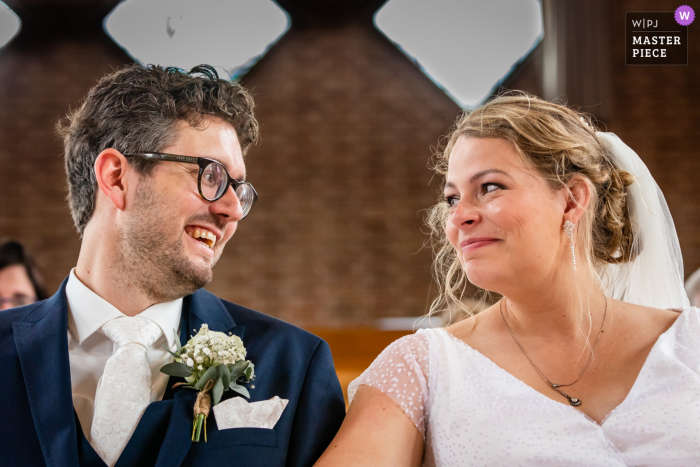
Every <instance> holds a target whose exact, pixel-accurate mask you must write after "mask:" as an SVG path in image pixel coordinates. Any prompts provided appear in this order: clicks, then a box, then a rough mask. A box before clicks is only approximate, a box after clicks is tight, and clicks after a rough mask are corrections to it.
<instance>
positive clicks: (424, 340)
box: [348, 308, 700, 467]
mask: <svg viewBox="0 0 700 467" xmlns="http://www.w3.org/2000/svg"><path fill="white" fill-rule="evenodd" d="M360 385H368V386H372V387H374V388H376V389H379V390H380V391H382V392H384V393H385V394H386V395H387V396H389V397H390V398H391V399H392V400H394V401H395V402H396V403H397V404H398V405H399V406H400V407H401V408H402V409H403V411H404V412H405V413H406V415H407V416H408V417H409V419H410V420H411V421H412V422H413V424H414V425H415V426H416V428H417V429H418V430H419V431H420V432H421V433H422V434H423V436H424V440H425V446H424V460H423V466H431V465H437V466H453V465H454V466H469V465H475V466H477V465H478V466H484V465H499V466H505V465H510V466H516V465H517V466H520V465H524V466H561V465H567V466H590V467H593V466H596V467H599V466H652V465H653V466H700V398H699V397H698V396H699V395H700V310H698V309H697V308H686V309H684V311H683V313H682V314H681V315H680V316H679V317H678V319H677V320H676V322H675V323H674V324H673V326H672V327H671V328H670V329H669V330H668V331H666V332H665V333H664V334H662V335H661V337H660V338H659V339H658V341H657V342H656V344H655V345H654V347H653V348H652V350H651V352H650V354H649V356H648V358H647V360H646V361H645V363H644V366H643V367H642V370H641V372H640V374H639V376H638V378H637V380H636V381H635V383H634V385H633V387H632V390H631V391H630V393H629V394H628V396H627V397H626V398H625V400H624V401H623V402H622V403H621V404H620V405H619V406H617V407H616V408H615V409H614V410H613V411H612V412H611V413H610V414H608V416H607V417H606V418H605V420H603V422H602V423H601V424H600V425H599V424H597V423H596V422H595V421H593V420H592V419H590V418H589V417H588V416H587V415H585V414H584V413H583V412H580V411H579V410H577V409H575V408H574V407H572V406H570V405H565V404H564V403H559V402H556V401H554V400H552V399H550V398H548V397H546V396H544V395H543V394H540V393H539V392H537V391H535V390H534V389H532V388H531V387H530V386H528V385H526V384H525V383H523V382H522V381H520V380H518V379H517V378H515V377H514V376H512V375H511V374H510V373H508V372H506V371H505V370H503V369H502V368H500V367H499V366H497V365H496V364H494V363H493V362H492V361H491V360H489V359H488V358H486V357H485V356H484V355H482V354H481V353H479V352H477V351H476V350H474V349H472V348H471V347H469V346H468V345H467V344H465V343H464V342H463V341H461V340H459V339H457V338H456V337H454V336H452V335H451V334H449V333H448V332H447V331H445V330H444V329H430V330H420V331H418V332H417V333H416V334H414V335H411V336H406V337H404V338H402V339H399V340H398V341H396V342H394V343H393V344H391V345H390V346H389V347H387V348H386V349H385V350H384V352H382V354H381V355H380V356H379V357H377V359H376V360H375V362H374V363H373V364H372V365H371V366H370V367H369V368H368V369H367V370H366V371H365V372H364V373H363V374H362V375H361V376H360V377H359V378H358V379H356V380H355V381H353V382H352V383H351V384H350V387H349V388H348V395H349V396H350V401H351V403H352V398H353V397H354V395H355V393H356V392H357V390H358V388H359V386H360Z"/></svg>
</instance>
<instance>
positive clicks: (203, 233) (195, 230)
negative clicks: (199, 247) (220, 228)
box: [185, 225, 218, 250]
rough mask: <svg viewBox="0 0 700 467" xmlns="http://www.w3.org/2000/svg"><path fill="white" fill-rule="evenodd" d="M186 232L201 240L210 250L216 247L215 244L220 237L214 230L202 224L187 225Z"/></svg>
mask: <svg viewBox="0 0 700 467" xmlns="http://www.w3.org/2000/svg"><path fill="white" fill-rule="evenodd" d="M185 232H186V233H187V235H189V236H190V237H192V238H194V239H195V240H199V242H201V243H202V244H203V245H204V246H206V247H207V248H209V249H210V250H212V249H214V245H216V242H217V241H218V237H217V235H216V234H215V233H214V232H212V231H211V230H208V229H205V228H204V227H201V226H196V225H188V226H186V227H185Z"/></svg>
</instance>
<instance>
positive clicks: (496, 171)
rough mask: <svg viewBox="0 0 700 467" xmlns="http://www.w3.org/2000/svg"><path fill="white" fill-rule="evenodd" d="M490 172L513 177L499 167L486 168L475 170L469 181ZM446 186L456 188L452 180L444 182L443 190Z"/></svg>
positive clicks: (474, 180) (473, 180)
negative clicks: (479, 170)
mask: <svg viewBox="0 0 700 467" xmlns="http://www.w3.org/2000/svg"><path fill="white" fill-rule="evenodd" d="M491 173H498V174H501V175H505V176H506V177H508V178H510V179H511V180H512V179H513V177H511V176H510V174H509V173H508V172H506V171H503V170H501V169H486V170H482V171H481V172H477V173H475V174H474V175H472V176H471V178H470V179H469V183H474V182H476V181H477V180H478V179H480V178H481V177H483V176H486V175H488V174H491ZM448 188H454V189H456V188H457V186H456V185H455V184H454V183H452V182H447V183H445V190H447V189H448Z"/></svg>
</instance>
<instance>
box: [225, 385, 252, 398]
mask: <svg viewBox="0 0 700 467" xmlns="http://www.w3.org/2000/svg"><path fill="white" fill-rule="evenodd" d="M229 388H231V390H232V391H235V392H237V393H238V394H240V395H242V396H245V397H247V398H248V399H250V393H249V392H248V390H247V389H246V388H244V387H243V386H241V385H240V384H236V383H231V385H230V386H229Z"/></svg>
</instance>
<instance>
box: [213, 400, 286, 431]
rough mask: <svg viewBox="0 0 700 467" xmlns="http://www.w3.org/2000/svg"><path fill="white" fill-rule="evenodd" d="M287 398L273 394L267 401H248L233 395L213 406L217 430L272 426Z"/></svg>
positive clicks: (282, 409) (278, 417)
mask: <svg viewBox="0 0 700 467" xmlns="http://www.w3.org/2000/svg"><path fill="white" fill-rule="evenodd" d="M288 402H289V401H288V400H287V399H280V398H279V397H277V396H275V397H273V398H272V399H270V400H267V401H259V402H250V403H249V402H248V401H247V400H245V399H243V398H242V397H234V398H232V399H228V400H225V401H223V402H221V403H219V404H217V405H215V406H214V417H215V418H216V425H217V426H218V427H219V430H226V429H228V428H270V429H271V428H273V427H274V426H275V424H276V423H277V420H279V419H280V417H281V416H282V412H283V411H284V408H285V407H287V403H288Z"/></svg>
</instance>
